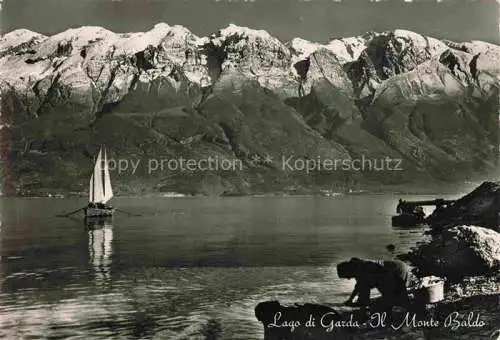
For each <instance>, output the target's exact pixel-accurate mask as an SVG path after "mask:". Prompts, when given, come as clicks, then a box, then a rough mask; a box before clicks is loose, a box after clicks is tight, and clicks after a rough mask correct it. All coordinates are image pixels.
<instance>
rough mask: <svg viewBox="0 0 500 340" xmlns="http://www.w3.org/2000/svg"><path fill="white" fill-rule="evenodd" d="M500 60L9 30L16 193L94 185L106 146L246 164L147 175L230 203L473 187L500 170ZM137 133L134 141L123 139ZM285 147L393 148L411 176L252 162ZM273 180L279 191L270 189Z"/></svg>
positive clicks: (6, 56) (95, 31)
mask: <svg viewBox="0 0 500 340" xmlns="http://www.w3.org/2000/svg"><path fill="white" fill-rule="evenodd" d="M499 61H500V47H499V46H496V45H493V44H489V43H485V42H480V41H472V42H460V43H456V42H451V41H441V40H438V39H434V38H431V37H425V36H422V35H420V34H418V33H414V32H410V31H406V30H393V31H388V32H382V33H375V32H370V33H366V34H364V35H361V36H358V37H351V38H339V39H334V40H332V41H330V42H328V43H326V44H321V43H315V42H310V41H306V40H303V39H300V38H295V39H292V40H291V41H289V42H282V41H280V40H279V39H277V38H274V37H273V36H271V35H270V34H269V33H268V32H266V31H263V30H253V29H251V28H247V27H239V26H236V25H229V26H227V27H226V28H223V29H221V30H219V31H217V32H215V33H213V34H212V35H210V36H207V37H198V36H196V35H194V34H193V33H191V32H190V31H189V29H187V28H185V27H183V26H179V25H175V26H170V25H168V24H165V23H160V24H157V25H155V26H154V28H152V29H151V30H149V31H146V32H137V33H114V32H111V31H109V30H106V29H104V28H102V27H91V26H84V27H80V28H74V29H70V30H67V31H64V32H61V33H59V34H56V35H53V36H49V37H48V36H43V35H40V34H38V33H36V32H32V31H28V30H17V31H13V32H10V33H8V34H6V35H3V36H1V37H0V90H1V91H2V92H1V93H2V114H1V118H2V123H1V124H2V127H3V129H4V130H5V129H8V130H9V135H11V136H12V138H11V140H4V141H3V144H4V146H3V147H4V148H5V149H7V150H8V157H7V158H9V160H8V161H7V160H6V159H3V162H4V164H7V163H9V164H12V163H13V160H15V162H14V163H16V164H14V165H13V166H9V170H8V171H7V172H6V174H4V178H7V179H8V180H6V182H9V183H10V184H9V185H7V187H9V186H10V187H12V189H11V190H21V191H23V190H25V189H26V188H28V189H26V190H37V189H36V188H37V187H40V186H43V185H44V184H41V182H43V177H44V176H47V177H53V176H55V173H57V171H56V172H55V173H52V170H51V169H53V168H54V167H61V168H63V169H64V168H66V169H67V168H68V167H69V168H71V175H70V176H69V177H70V179H68V183H65V184H63V185H62V187H63V188H73V189H81V185H79V184H77V183H76V182H77V181H78V180H80V178H82V177H83V176H84V173H85V171H83V170H75V169H76V168H78V167H79V166H82V167H85V165H84V164H85V162H88V155H89V154H92V153H93V151H92V150H93V149H94V148H95V146H96V144H97V143H98V142H107V143H106V144H108V143H109V144H110V145H111V146H115V150H116V153H117V154H118V153H119V154H127V153H130V152H132V153H133V154H137V155H138V156H139V157H143V158H147V157H157V156H159V155H162V154H167V155H170V156H175V155H179V154H184V153H186V154H190V155H192V156H193V157H194V158H197V159H199V158H200V157H202V156H203V154H204V153H205V154H207V153H208V154H217V155H219V154H220V155H224V156H225V157H230V158H233V159H238V160H241V161H243V162H244V164H245V169H244V170H243V171H238V172H236V173H232V174H227V173H223V174H221V173H218V174H210V176H209V175H208V174H200V173H197V174H193V173H190V174H185V173H184V174H178V173H177V174H172V173H168V174H158V176H155V177H154V178H150V177H151V176H146V175H144V174H142V175H141V176H139V178H138V180H139V182H147V183H149V184H148V185H150V186H151V187H152V188H153V189H152V190H162V189H161V188H165V190H167V188H168V187H169V186H174V187H177V189H178V191H181V192H195V193H196V192H200V191H201V192H204V190H205V191H208V193H209V194H210V193H214V192H215V194H220V193H225V192H229V193H232V192H243V193H245V192H254V191H256V190H257V191H267V190H271V191H272V190H284V189H283V188H291V187H303V188H309V187H318V188H319V187H325V186H327V187H331V185H332V183H345V182H349V183H352V182H366V181H368V182H376V183H379V182H387V181H389V182H391V183H392V182H395V183H399V182H400V183H404V182H408V181H420V180H433V179H434V180H451V179H455V180H458V179H463V178H468V177H470V176H476V175H477V174H484V173H485V172H488V171H491V170H492V169H494V167H495V164H496V160H497V157H498V155H497V154H498V153H497V151H496V149H495V148H496V146H497V145H498V140H497V138H498V133H497V131H496V130H497V128H498V122H497V119H498V108H497V105H498V100H496V98H497V96H498V87H499V83H500V80H499V79H500V78H499V75H500V66H499V65H500V63H499ZM436 110H437V111H436ZM435 111H436V112H435ZM446 122H447V123H449V124H448V125H450V126H453V127H454V128H458V127H461V128H465V130H464V131H465V132H464V133H460V132H459V131H458V130H453V129H451V128H449V127H448V126H447V124H446ZM100 125H102V127H100ZM118 126H121V129H122V130H121V132H117V131H116V129H117V127H118ZM109 129H111V130H109ZM108 130H109V131H108ZM137 131H140V133H139V135H141V137H137V138H136V140H134V142H132V141H128V142H123V143H121V142H119V141H118V140H119V139H120V138H122V139H125V140H126V139H127V138H125V137H124V135H130V134H134V133H136V132H137ZM292 131H293V132H292ZM103 133H105V134H109V135H110V136H104V135H102V134H103ZM80 134H81V136H80ZM142 134H143V135H142ZM75 135H76V136H79V137H78V138H77V141H76V142H75V141H74V140H72V138H74V137H75ZM111 135H116V136H118V137H119V138H118V137H117V138H118V139H117V140H113V139H112V138H111ZM257 136H259V138H257ZM132 139H133V138H132ZM134 143H137V145H134ZM280 144H282V145H281V146H280ZM139 146H140V147H139ZM284 151H286V152H287V153H289V154H290V153H291V154H295V155H300V156H301V157H304V158H314V157H316V156H318V155H323V156H325V157H333V158H339V157H340V158H342V159H353V158H357V157H360V156H361V155H364V154H369V155H372V156H373V157H384V156H387V155H391V157H400V158H402V159H403V160H404V161H405V162H406V165H407V166H406V170H407V171H405V172H404V174H397V175H396V174H394V173H391V174H387V173H386V174H375V173H362V174H361V173H346V172H345V171H341V172H335V173H329V174H324V173H317V174H314V176H311V175H310V174H307V176H305V175H304V174H297V173H290V172H287V171H283V169H281V168H280V167H279V164H267V165H266V166H264V165H262V164H261V165H258V166H255V164H251V163H250V162H249V158H250V157H251V156H252V155H255V154H258V155H261V156H262V155H266V154H267V155H271V156H273V158H274V159H279V158H280V155H282V154H283V153H284ZM72 152H73V153H75V155H72V154H71V153H72ZM40 153H43V154H46V155H47V154H48V155H50V157H48V158H50V161H47V160H42V159H40V157H38V156H37V155H39V154H40ZM476 154H479V155H480V156H481V157H478V156H477V155H476ZM5 157H6V156H4V158H5ZM423 159H424V160H423ZM64 162H67V163H68V164H70V166H69V165H63V163H64ZM17 163H18V164H17ZM56 164H57V165H56ZM34 165H36V166H34ZM16 167H17V168H16ZM40 168H42V169H44V171H40V170H39V169H40ZM450 169H453V170H450ZM68 171H69V170H68ZM43 172H45V173H49V175H43V174H41V173H43ZM447 172H449V173H447ZM427 173H429V174H427ZM207 176H208V177H209V178H211V179H208V180H207V179H206V178H207ZM25 177H26V178H29V180H26V179H23V178H25ZM393 177H394V178H393ZM193 178H194V180H193ZM271 178H272V180H273V181H277V182H278V184H277V185H274V184H272V185H269V188H267V187H266V183H267V184H269V181H271ZM133 180H134V177H133V176H129V177H128V178H124V182H132V181H133ZM207 181H208V184H207ZM48 182H49V183H51V184H48V185H49V186H54V185H59V184H56V182H57V181H56V180H55V178H53V179H51V180H50V181H48ZM186 182H189V183H186ZM192 182H194V183H198V184H196V185H194V184H192ZM26 183H28V184H26ZM165 183H169V184H165ZM179 183H181V184H179ZM193 185H194V186H193ZM30 186H33V188H31V187H30ZM200 187H201V189H200ZM29 188H31V189H29ZM129 189H130V190H136V189H137V188H124V191H127V190H129ZM169 191H172V190H169Z"/></svg>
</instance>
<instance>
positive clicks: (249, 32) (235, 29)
mask: <svg viewBox="0 0 500 340" xmlns="http://www.w3.org/2000/svg"><path fill="white" fill-rule="evenodd" d="M219 36H220V37H221V38H223V39H226V38H227V37H230V36H240V37H248V38H254V39H262V40H267V39H275V38H273V37H272V36H271V35H270V34H269V33H268V32H267V31H265V30H255V29H252V28H248V27H245V26H237V25H235V24H229V26H227V27H226V28H223V29H221V30H219Z"/></svg>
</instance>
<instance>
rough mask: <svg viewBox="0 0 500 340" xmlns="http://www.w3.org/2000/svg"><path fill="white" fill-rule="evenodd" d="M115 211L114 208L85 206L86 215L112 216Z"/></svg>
mask: <svg viewBox="0 0 500 340" xmlns="http://www.w3.org/2000/svg"><path fill="white" fill-rule="evenodd" d="M114 212H115V209H113V208H85V216H86V217H110V216H113V213H114Z"/></svg>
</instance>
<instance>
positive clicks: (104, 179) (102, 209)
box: [85, 147, 115, 218]
mask: <svg viewBox="0 0 500 340" xmlns="http://www.w3.org/2000/svg"><path fill="white" fill-rule="evenodd" d="M111 198H113V188H112V187H111V177H110V176H109V165H108V157H107V154H106V148H103V147H101V149H100V150H99V154H98V155H97V159H96V162H95V164H94V171H93V173H92V175H91V176H90V183H89V204H88V206H87V207H86V208H85V217H96V218H99V217H111V216H113V212H114V210H115V209H114V208H113V207H112V206H110V205H108V204H107V203H108V201H109V200H110V199H111Z"/></svg>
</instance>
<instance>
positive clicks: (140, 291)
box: [0, 195, 426, 339]
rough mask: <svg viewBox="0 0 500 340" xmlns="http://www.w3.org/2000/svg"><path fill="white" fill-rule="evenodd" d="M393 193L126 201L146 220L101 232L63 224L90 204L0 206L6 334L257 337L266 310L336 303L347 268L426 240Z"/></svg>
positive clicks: (120, 220)
mask: <svg viewBox="0 0 500 340" xmlns="http://www.w3.org/2000/svg"><path fill="white" fill-rule="evenodd" d="M397 198H398V197H393V196H390V195H386V196H381V195H355V196H344V197H335V198H314V197H288V198H281V197H280V198H277V197H265V198H264V197H259V198H257V197H246V198H215V199H214V198H117V199H114V201H113V203H114V205H115V206H117V207H120V208H121V209H122V210H126V211H130V212H135V213H140V214H142V216H141V217H131V216H127V215H125V214H121V213H117V214H116V216H115V217H114V220H113V223H112V225H111V226H106V227H104V228H98V229H95V230H87V229H86V228H85V226H84V224H83V220H82V219H81V218H74V219H69V218H59V217H55V215H57V214H60V213H64V212H68V211H72V210H74V209H76V208H78V207H80V206H83V205H85V204H86V202H85V200H82V199H45V198H31V199H27V198H2V199H1V200H0V216H1V229H0V256H1V259H0V284H1V290H0V338H2V337H4V338H7V339H39V338H51V339H58V338H59V339H109V338H120V339H121V338H123V339H205V338H206V336H207V334H217V337H216V338H218V339H260V338H261V334H262V330H261V325H260V324H259V323H258V322H257V321H256V320H255V317H254V314H253V309H254V307H255V305H256V304H257V303H259V302H261V301H265V300H268V299H279V300H280V301H281V302H284V303H291V302H318V303H330V304H334V303H339V302H341V301H343V300H344V299H345V297H346V296H347V295H348V293H349V292H350V290H351V289H352V285H353V282H351V281H348V280H347V281H346V280H339V279H338V278H337V276H336V273H335V271H334V265H335V264H336V263H337V262H339V261H342V260H345V259H348V258H350V257H352V256H359V257H368V258H390V257H392V255H391V254H389V253H388V252H387V250H386V249H385V246H386V245H387V244H389V243H393V244H395V245H396V247H397V250H398V251H400V252H403V251H404V250H406V249H408V248H409V247H411V246H413V245H415V243H416V242H417V241H420V240H421V239H422V236H421V230H418V229H417V230H415V229H414V230H395V229H392V228H391V227H390V214H391V213H392V212H393V211H394V208H395V201H396V200H397ZM407 198H410V197H407ZM413 198H418V199H423V198H426V197H413Z"/></svg>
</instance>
